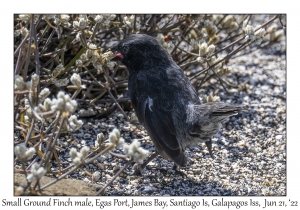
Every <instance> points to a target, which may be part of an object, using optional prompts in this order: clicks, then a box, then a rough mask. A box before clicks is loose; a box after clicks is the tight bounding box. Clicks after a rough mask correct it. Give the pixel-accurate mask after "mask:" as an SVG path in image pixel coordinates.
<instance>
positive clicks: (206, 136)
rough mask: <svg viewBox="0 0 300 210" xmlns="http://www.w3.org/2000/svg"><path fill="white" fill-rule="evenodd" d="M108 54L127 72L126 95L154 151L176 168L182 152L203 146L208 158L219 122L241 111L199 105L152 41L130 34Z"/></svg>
mask: <svg viewBox="0 0 300 210" xmlns="http://www.w3.org/2000/svg"><path fill="white" fill-rule="evenodd" d="M112 51H113V52H115V57H114V59H113V60H120V61H121V62H122V63H123V64H124V65H125V66H126V67H127V68H128V70H129V80H128V88H129V96H130V99H131V102H132V105H133V107H134V109H135V112H136V115H137V117H138V119H139V121H140V123H141V124H142V125H143V126H144V127H145V128H146V130H147V132H148V134H149V136H150V138H151V140H152V141H153V143H154V145H155V148H156V152H157V153H158V154H159V155H161V156H162V157H163V158H165V159H171V160H173V161H174V162H175V164H176V165H177V166H185V164H186V162H187V158H186V156H185V154H184V149H185V148H186V147H188V146H193V145H197V144H199V143H201V142H205V144H206V146H207V148H208V150H209V153H210V155H211V157H213V154H212V141H211V138H212V136H213V135H214V134H216V133H217V132H218V130H219V128H220V123H221V122H223V121H225V120H226V119H227V118H228V117H230V116H232V115H236V114H237V113H238V112H239V111H240V110H241V109H242V106H239V105H230V104H226V103H205V104H201V102H200V99H199V97H198V95H197V92H196V91H195V89H194V87H193V86H192V84H191V82H190V80H189V79H188V78H187V77H186V76H185V75H184V73H183V71H182V70H181V69H180V67H179V66H178V65H177V64H176V63H175V62H174V61H173V59H172V57H171V55H170V54H169V53H168V52H167V50H166V49H164V47H162V46H161V45H160V44H159V43H158V41H157V40H156V39H154V38H153V37H151V36H148V35H145V34H134V35H130V36H128V37H126V38H125V39H124V40H122V41H120V42H119V43H118V44H117V45H115V46H113V47H112ZM157 153H156V154H157ZM152 159H153V158H152Z"/></svg>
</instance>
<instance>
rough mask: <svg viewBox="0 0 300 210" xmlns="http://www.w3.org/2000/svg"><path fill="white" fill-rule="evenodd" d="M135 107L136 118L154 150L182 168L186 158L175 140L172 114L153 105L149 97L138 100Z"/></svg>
mask: <svg viewBox="0 0 300 210" xmlns="http://www.w3.org/2000/svg"><path fill="white" fill-rule="evenodd" d="M136 102H137V106H136V107H135V109H136V113H137V116H138V118H139V120H140V122H141V123H142V124H144V126H145V128H146V130H147V132H148V134H149V136H150V137H151V140H152V141H153V143H154V145H155V147H156V150H157V151H158V153H159V154H161V155H162V156H164V157H169V158H170V159H172V160H173V161H174V162H175V163H176V164H177V165H180V166H184V165H185V163H186V157H185V156H184V153H183V151H182V150H181V147H180V145H179V142H178V140H177V138H176V130H175V126H174V123H173V119H172V112H171V111H168V110H163V109H161V108H159V107H157V106H155V105H154V104H153V100H152V99H151V98H150V97H144V98H143V100H141V98H139V100H137V101H136Z"/></svg>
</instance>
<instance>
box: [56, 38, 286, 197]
mask: <svg viewBox="0 0 300 210" xmlns="http://www.w3.org/2000/svg"><path fill="white" fill-rule="evenodd" d="M242 53H243V52H242ZM285 54H286V40H285V37H283V39H282V40H281V41H280V42H279V43H278V44H275V45H273V46H270V47H268V48H265V49H262V50H261V49H259V50H256V51H254V52H251V53H247V54H245V55H241V56H236V57H235V58H232V59H231V60H230V62H229V63H228V64H227V65H228V66H230V67H231V69H232V72H231V74H229V75H228V76H226V77H225V78H226V81H228V82H230V83H236V81H239V83H240V84H244V83H245V84H247V91H240V90H238V89H234V88H232V89H228V91H229V93H226V91H225V90H224V88H223V87H222V86H221V85H220V84H219V82H217V81H216V80H211V81H210V83H208V84H206V86H204V88H203V89H200V90H199V96H200V97H203V96H204V95H205V94H209V93H211V92H214V93H217V95H218V96H219V97H220V99H221V101H223V102H227V103H236V104H244V105H247V106H248V109H247V110H245V111H244V112H242V113H240V114H238V115H236V116H234V117H231V118H230V119H229V120H228V121H227V122H226V123H224V124H223V127H222V129H221V130H220V132H219V133H218V134H216V135H215V137H214V138H213V139H212V140H213V153H214V155H215V159H211V158H210V155H209V153H208V151H207V149H206V147H205V145H204V144H199V145H198V146H194V147H191V148H188V149H187V150H186V156H187V157H188V163H187V166H186V167H184V168H181V171H182V172H184V173H185V174H186V176H183V175H182V174H179V173H176V172H175V171H174V170H172V167H173V162H171V161H168V160H164V159H163V158H161V157H160V156H159V157H157V158H156V159H154V160H153V161H152V162H150V163H149V165H148V166H147V167H146V168H145V169H144V171H143V174H142V175H141V176H136V175H130V174H131V173H132V172H133V167H134V166H133V164H132V165H130V166H129V167H128V169H126V170H125V172H124V173H121V175H120V176H119V177H118V178H117V179H116V180H115V181H114V182H113V184H112V185H111V186H110V187H108V188H107V190H106V193H105V195H114V196H120V195H131V196H133V195H145V196H166V195H167V196H168V195H170V196H171V195H222V196H226V195H231V196H239V195H253V196H254V195H255V196H260V195H273V196H274V195H275V196H284V195H286V57H285ZM217 90H218V91H217ZM126 113H127V114H128V115H129V116H130V114H131V113H133V111H131V112H126ZM84 122H85V124H84V126H83V127H82V128H81V129H80V130H79V131H78V132H77V133H76V134H75V135H74V137H75V138H76V139H77V141H74V143H75V144H74V145H75V146H76V147H77V148H78V149H79V148H81V147H82V146H84V145H87V146H93V145H94V143H95V140H96V135H97V134H98V133H100V132H103V133H104V135H105V136H106V137H108V131H111V130H112V129H113V128H114V127H117V128H118V129H119V130H120V132H121V136H122V137H123V138H124V139H125V141H126V143H128V144H129V143H130V142H131V141H132V140H133V139H138V140H139V141H140V142H141V146H142V147H143V148H144V149H147V150H149V151H150V152H153V151H154V145H153V143H152V141H151V140H150V138H149V136H148V135H147V132H146V130H145V129H144V128H143V127H139V126H135V125H132V124H129V123H128V122H126V120H125V119H124V117H123V115H122V114H121V112H118V111H116V112H114V113H113V114H112V115H110V117H109V119H100V120H94V119H89V120H84ZM66 139H68V137H65V138H61V139H60V146H61V147H62V148H63V149H65V150H66V152H62V153H60V158H61V161H62V166H63V167H66V166H68V165H69V163H70V162H71V161H70V157H69V149H70V147H71V146H74V145H72V144H70V143H68V142H67V141H66ZM113 152H115V153H120V154H124V153H123V151H122V147H120V146H119V147H116V149H115V150H114V151H113ZM97 162H98V163H94V164H89V165H87V166H86V167H85V168H84V169H81V170H80V171H79V172H76V173H74V174H72V175H70V176H69V178H70V179H79V180H81V179H82V180H84V181H86V182H92V181H91V176H87V175H86V174H87V173H85V172H83V171H84V170H86V171H89V172H90V173H94V172H95V171H99V172H100V179H99V180H98V181H96V182H93V183H97V184H100V185H104V184H105V183H107V182H108V181H109V180H110V179H111V177H113V176H114V175H115V174H116V172H117V171H118V170H119V169H120V168H122V167H123V166H124V165H125V163H126V160H124V159H122V158H119V157H116V156H114V155H111V154H108V155H106V156H102V157H100V158H98V161H97ZM99 163H101V164H99ZM102 168H103V169H102ZM53 169H54V170H57V168H56V167H55V166H53Z"/></svg>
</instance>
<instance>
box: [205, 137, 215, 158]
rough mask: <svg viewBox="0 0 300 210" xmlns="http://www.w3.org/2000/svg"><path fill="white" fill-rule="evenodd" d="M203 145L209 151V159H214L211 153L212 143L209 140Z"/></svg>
mask: <svg viewBox="0 0 300 210" xmlns="http://www.w3.org/2000/svg"><path fill="white" fill-rule="evenodd" d="M205 144H206V146H207V149H208V151H209V154H210V156H211V158H212V159H214V155H213V153H212V141H211V139H210V140H209V141H206V142H205Z"/></svg>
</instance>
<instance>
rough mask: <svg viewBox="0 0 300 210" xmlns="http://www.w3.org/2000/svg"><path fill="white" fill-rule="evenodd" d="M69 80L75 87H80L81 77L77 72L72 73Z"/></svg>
mask: <svg viewBox="0 0 300 210" xmlns="http://www.w3.org/2000/svg"><path fill="white" fill-rule="evenodd" d="M70 80H71V82H72V84H73V85H75V86H77V87H81V77H80V75H79V74H76V73H74V74H73V75H72V76H71V79H70Z"/></svg>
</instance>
